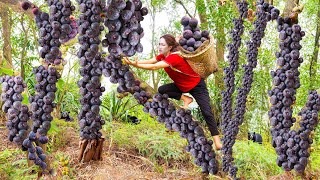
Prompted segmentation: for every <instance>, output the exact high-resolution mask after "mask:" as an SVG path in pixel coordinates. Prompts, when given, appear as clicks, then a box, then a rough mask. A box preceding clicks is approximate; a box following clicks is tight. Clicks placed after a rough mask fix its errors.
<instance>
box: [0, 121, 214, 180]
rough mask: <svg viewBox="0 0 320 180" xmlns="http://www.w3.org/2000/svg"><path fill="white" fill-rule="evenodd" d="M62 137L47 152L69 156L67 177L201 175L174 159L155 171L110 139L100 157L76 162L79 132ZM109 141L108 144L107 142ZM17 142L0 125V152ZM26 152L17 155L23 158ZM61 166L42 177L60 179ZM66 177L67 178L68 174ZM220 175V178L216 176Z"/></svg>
mask: <svg viewBox="0 0 320 180" xmlns="http://www.w3.org/2000/svg"><path fill="white" fill-rule="evenodd" d="M64 137H65V138H66V139H67V146H65V147H61V148H59V149H58V150H57V151H55V152H53V153H52V155H51V156H50V161H51V162H52V161H56V162H59V160H54V159H53V156H54V155H55V154H56V153H60V154H61V153H62V154H64V155H66V156H69V157H70V159H69V167H70V172H71V173H70V177H71V178H72V179H79V180H81V179H86V180H87V179H93V180H106V179H107V180H124V179H125V180H131V179H142V180H149V179H157V180H171V179H180V180H191V179H194V180H198V179H203V178H202V175H201V173H200V172H199V173H197V172H196V171H195V169H192V167H189V168H185V167H183V165H182V164H180V165H179V163H177V164H176V165H175V166H176V167H175V168H167V167H166V166H165V165H163V166H162V167H160V169H161V171H162V172H157V171H156V170H155V169H157V168H158V169H159V167H157V168H155V165H154V164H153V163H152V162H151V161H149V160H148V159H147V158H145V157H142V156H139V155H138V154H137V153H135V152H128V151H126V150H125V149H120V148H118V147H115V146H114V144H112V143H110V142H109V141H107V140H106V141H105V143H104V148H103V149H104V150H103V155H102V157H103V160H102V161H91V162H89V163H79V161H78V160H77V157H78V153H79V144H78V143H79V136H78V135H77V133H76V132H74V131H73V130H72V129H70V131H66V132H65V134H64ZM110 144H111V145H110ZM15 148H17V146H16V145H15V144H13V143H12V142H10V141H9V140H8V139H7V130H6V129H5V126H4V125H3V124H1V126H0V153H1V151H3V150H5V149H15ZM22 158H25V156H24V155H23V154H22V155H21V156H18V157H16V158H15V159H22ZM62 168H63V167H62V166H61V165H60V164H59V165H58V167H57V168H55V171H54V173H53V175H44V176H43V178H44V179H53V180H54V179H61V178H62V176H63V175H62ZM67 179H69V178H67ZM218 179H219V178H218Z"/></svg>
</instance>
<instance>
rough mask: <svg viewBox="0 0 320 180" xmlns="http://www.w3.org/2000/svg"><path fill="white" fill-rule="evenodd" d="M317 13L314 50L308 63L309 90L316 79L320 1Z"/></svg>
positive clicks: (319, 35) (319, 33)
mask: <svg viewBox="0 0 320 180" xmlns="http://www.w3.org/2000/svg"><path fill="white" fill-rule="evenodd" d="M318 2H319V4H318V13H317V27H316V28H317V29H316V35H315V41H314V49H313V53H312V57H311V61H310V67H309V77H310V82H311V88H313V86H314V82H315V81H314V80H315V78H316V74H317V69H316V65H317V62H318V55H319V46H320V43H319V37H320V21H319V20H320V0H319V1H318Z"/></svg>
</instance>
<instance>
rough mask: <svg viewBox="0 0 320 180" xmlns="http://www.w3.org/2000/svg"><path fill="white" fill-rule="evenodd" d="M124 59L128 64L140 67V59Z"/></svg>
mask: <svg viewBox="0 0 320 180" xmlns="http://www.w3.org/2000/svg"><path fill="white" fill-rule="evenodd" d="M123 59H124V61H125V62H126V63H127V64H129V65H132V66H134V67H138V57H134V61H130V59H129V58H128V57H124V58H123Z"/></svg>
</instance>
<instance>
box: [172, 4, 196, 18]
mask: <svg viewBox="0 0 320 180" xmlns="http://www.w3.org/2000/svg"><path fill="white" fill-rule="evenodd" d="M174 1H175V2H176V3H178V4H180V5H181V6H182V7H183V9H184V10H185V11H186V13H187V14H188V15H189V16H190V17H193V16H192V15H191V14H190V13H189V11H188V9H187V8H186V7H185V6H184V4H183V3H182V1H181V0H174Z"/></svg>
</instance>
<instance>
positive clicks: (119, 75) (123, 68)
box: [102, 52, 151, 103]
mask: <svg viewBox="0 0 320 180" xmlns="http://www.w3.org/2000/svg"><path fill="white" fill-rule="evenodd" d="M102 67H103V69H102V74H103V75H105V76H106V77H110V79H109V80H110V82H111V83H113V84H117V83H118V84H119V86H118V87H117V92H118V93H124V92H131V93H134V92H137V91H140V81H138V80H135V78H134V75H133V73H132V72H131V71H130V70H129V66H128V65H126V64H122V61H121V58H120V57H116V56H115V55H114V54H112V52H110V54H109V55H108V56H107V57H106V58H105V62H104V63H103V66H102ZM149 97H151V96H150V95H149ZM146 100H147V99H142V100H141V103H143V102H145V101H146Z"/></svg>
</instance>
